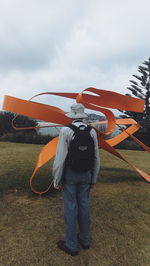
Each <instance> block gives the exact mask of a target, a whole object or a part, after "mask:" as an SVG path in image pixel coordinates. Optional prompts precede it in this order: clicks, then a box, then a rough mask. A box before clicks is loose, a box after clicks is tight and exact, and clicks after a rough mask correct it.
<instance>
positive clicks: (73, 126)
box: [67, 124, 78, 132]
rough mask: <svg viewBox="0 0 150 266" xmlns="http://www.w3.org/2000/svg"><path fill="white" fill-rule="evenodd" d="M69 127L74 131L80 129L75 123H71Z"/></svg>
mask: <svg viewBox="0 0 150 266" xmlns="http://www.w3.org/2000/svg"><path fill="white" fill-rule="evenodd" d="M67 127H69V128H71V129H72V130H73V131H74V132H75V131H77V130H78V127H77V126H75V125H73V124H69V125H67Z"/></svg>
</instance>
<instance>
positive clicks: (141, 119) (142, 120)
mask: <svg viewBox="0 0 150 266" xmlns="http://www.w3.org/2000/svg"><path fill="white" fill-rule="evenodd" d="M138 72H139V73H140V75H132V76H133V77H134V78H135V79H136V80H130V83H131V85H130V87H128V88H127V89H128V90H130V92H131V93H132V94H133V95H134V96H136V97H138V98H140V99H143V100H144V101H145V105H144V112H143V113H137V112H130V111H121V110H119V111H121V112H122V113H123V114H124V115H125V116H128V117H132V118H133V119H135V120H136V121H137V122H138V123H139V124H140V125H141V126H142V127H143V128H145V129H148V128H149V129H150V58H149V60H148V61H144V62H143V63H142V65H140V66H139V67H138ZM126 95H128V96H131V94H126ZM125 116H122V117H125ZM146 131H147V130H146Z"/></svg>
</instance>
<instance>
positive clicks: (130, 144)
mask: <svg viewBox="0 0 150 266" xmlns="http://www.w3.org/2000/svg"><path fill="white" fill-rule="evenodd" d="M115 148H116V149H122V150H138V151H143V148H142V147H141V146H139V145H138V144H137V143H136V142H134V141H132V140H124V141H122V142H120V143H119V144H117V145H116V146H115Z"/></svg>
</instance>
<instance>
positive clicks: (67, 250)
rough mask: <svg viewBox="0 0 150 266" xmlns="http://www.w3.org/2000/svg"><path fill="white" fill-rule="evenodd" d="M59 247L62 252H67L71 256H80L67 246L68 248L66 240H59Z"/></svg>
mask: <svg viewBox="0 0 150 266" xmlns="http://www.w3.org/2000/svg"><path fill="white" fill-rule="evenodd" d="M57 247H58V248H59V249H61V250H62V251H64V252H66V253H67V254H69V255H71V256H76V255H78V251H72V250H71V249H69V248H68V247H67V246H66V242H65V241H64V240H59V241H58V242H57Z"/></svg>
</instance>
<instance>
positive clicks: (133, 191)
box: [0, 142, 150, 266]
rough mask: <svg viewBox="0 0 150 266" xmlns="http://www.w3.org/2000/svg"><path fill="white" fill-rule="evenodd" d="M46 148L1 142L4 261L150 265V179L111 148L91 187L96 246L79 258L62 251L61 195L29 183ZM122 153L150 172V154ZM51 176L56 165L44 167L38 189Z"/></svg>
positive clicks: (19, 265)
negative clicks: (39, 191)
mask: <svg viewBox="0 0 150 266" xmlns="http://www.w3.org/2000/svg"><path fill="white" fill-rule="evenodd" d="M42 147H43V146H42V145H31V144H18V143H3V142H0V151H1V153H0V161H1V175H0V195H1V197H0V200H1V201H0V216H1V217H0V239H1V246H0V265H2V266H3V265H4V266H5V265H6V266H7V265H13V266H28V265H36V266H43V265H44V266H48V265H54V266H55V265H56V266H57V265H62V266H64V265H67V266H70V265H73V266H75V265H81V266H83V265H87V266H95V265H100V266H119V265H121V266H126V265H127V266H134V265H135V266H148V265H150V241H149V239H150V230H149V225H150V222H149V221H150V215H149V214H150V210H149V203H150V195H149V183H148V182H146V181H145V180H144V179H142V178H141V177H139V176H138V175H137V174H136V173H135V172H134V171H133V170H132V169H131V168H130V167H129V166H128V165H127V164H125V163H124V162H122V161H121V160H119V159H117V158H115V157H114V156H112V155H110V154H108V153H106V152H105V151H100V153H101V171H100V176H99V182H98V184H97V185H96V187H95V188H94V189H93V190H92V191H91V217H92V223H91V240H92V242H91V248H90V249H89V250H87V251H84V250H81V251H80V254H79V256H77V257H71V256H68V255H67V254H64V253H63V252H61V251H59V250H58V249H57V247H56V242H57V241H58V240H59V239H62V238H63V236H64V222H63V217H62V215H61V194H60V193H51V194H49V195H47V197H39V196H35V195H33V194H32V193H31V192H30V190H29V186H28V182H29V177H30V175H31V174H32V171H33V169H34V166H35V163H36V160H37V157H38V154H39V151H40V150H41V148H42ZM119 152H121V154H122V155H124V156H125V158H126V159H128V160H129V161H131V162H136V163H135V164H136V166H138V167H139V168H141V169H143V170H145V171H147V172H148V173H150V164H149V154H148V153H146V152H143V151H124V150H122V151H119ZM49 177H50V178H52V177H51V163H48V165H47V166H46V167H44V168H43V169H42V170H40V172H39V173H38V175H37V177H36V178H35V181H34V185H35V187H36V188H37V189H38V188H39V189H44V188H45V187H46V186H47V185H48V183H49Z"/></svg>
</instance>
